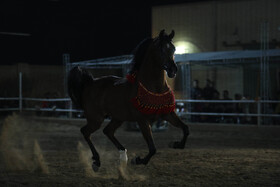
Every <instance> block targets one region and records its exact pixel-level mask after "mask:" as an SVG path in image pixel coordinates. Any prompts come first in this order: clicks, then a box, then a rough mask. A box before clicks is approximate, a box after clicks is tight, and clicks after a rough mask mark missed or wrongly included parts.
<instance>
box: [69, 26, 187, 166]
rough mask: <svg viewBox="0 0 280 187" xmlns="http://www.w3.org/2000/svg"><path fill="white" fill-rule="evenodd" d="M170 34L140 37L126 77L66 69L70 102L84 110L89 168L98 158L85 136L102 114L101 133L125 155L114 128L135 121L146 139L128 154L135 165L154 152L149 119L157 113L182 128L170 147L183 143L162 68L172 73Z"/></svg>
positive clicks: (156, 117) (99, 124) (171, 36)
mask: <svg viewBox="0 0 280 187" xmlns="http://www.w3.org/2000/svg"><path fill="white" fill-rule="evenodd" d="M173 37H174V31H173V30H172V32H171V33H170V34H166V33H165V31H164V30H162V31H161V32H160V33H159V35H158V36H157V37H155V38H147V39H145V40H144V41H142V42H141V43H140V44H139V45H138V46H137V48H136V50H135V52H134V57H133V60H132V64H133V65H132V68H131V71H130V74H129V76H127V77H126V78H122V77H116V76H104V77H99V78H93V77H92V75H91V74H90V73H89V72H88V71H86V70H84V69H81V68H80V67H74V68H73V69H71V71H70V73H69V77H68V92H69V96H70V97H71V99H72V101H73V103H74V104H75V105H76V106H77V107H79V108H81V109H83V110H84V113H85V116H86V119H87V124H86V125H85V126H84V127H82V128H81V133H82V134H83V136H84V138H85V140H86V141H87V143H88V145H89V147H90V149H91V151H92V154H93V157H92V159H93V165H92V166H93V169H94V170H95V171H97V170H98V168H99V167H100V158H99V154H98V152H97V150H96V149H95V147H94V145H93V143H92V141H91V139H90V135H91V134H92V133H94V132H95V131H96V130H98V129H99V128H100V127H101V124H102V122H103V121H104V118H105V117H107V116H109V117H110V118H111V121H110V122H109V123H108V125H107V126H106V127H105V128H104V130H103V132H104V134H105V135H106V136H107V137H108V138H109V139H110V140H111V141H112V142H113V144H114V145H115V146H116V147H117V149H118V150H119V151H120V152H122V153H124V154H125V155H126V149H125V148H124V146H123V145H122V144H121V143H120V142H119V141H118V140H117V139H116V137H115V136H114V133H115V131H116V129H117V128H119V127H120V126H121V125H122V123H123V122H124V121H136V122H138V125H139V128H140V130H141V132H142V134H143V137H144V139H145V140H146V142H147V144H148V147H149V153H148V154H147V155H146V156H145V157H144V158H140V157H136V158H134V159H133V160H132V162H133V163H135V164H147V163H148V162H149V160H150V159H151V157H152V156H153V155H154V154H155V153H156V148H155V145H154V141H153V137H152V132H151V126H150V124H151V123H152V122H154V121H155V120H157V119H158V118H161V119H163V120H166V121H168V122H169V123H170V124H172V125H174V126H175V127H178V128H180V129H181V130H182V132H183V138H182V139H181V140H180V141H178V142H174V143H173V144H172V147H173V148H179V149H183V148H184V147H185V144H186V140H187V137H188V135H189V128H188V126H187V125H186V124H184V123H183V122H182V121H181V120H180V119H179V117H178V116H177V115H176V113H175V112H174V109H175V99H174V95H173V92H172V90H171V89H170V88H169V86H168V84H167V81H166V73H167V75H168V77H170V78H174V77H175V75H176V72H177V65H176V64H175V62H174V52H175V46H174V45H173V44H172V38H173ZM126 158H127V157H126Z"/></svg>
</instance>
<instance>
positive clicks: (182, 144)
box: [163, 112, 190, 149]
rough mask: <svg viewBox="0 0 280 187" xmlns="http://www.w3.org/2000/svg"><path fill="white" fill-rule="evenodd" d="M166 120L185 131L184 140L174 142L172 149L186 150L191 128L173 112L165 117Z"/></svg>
mask: <svg viewBox="0 0 280 187" xmlns="http://www.w3.org/2000/svg"><path fill="white" fill-rule="evenodd" d="M163 119H164V120H166V121H168V122H169V123H170V124H171V125H173V126H175V127H177V128H180V129H182V131H183V138H182V140H181V141H176V142H172V143H171V144H170V147H172V148H174V149H184V148H185V145H186V142H187V138H188V136H189V134H190V132H189V127H188V125H186V124H185V123H184V122H183V121H182V120H181V119H180V118H179V117H178V116H177V114H176V113H175V112H172V113H170V114H168V115H166V116H164V117H163Z"/></svg>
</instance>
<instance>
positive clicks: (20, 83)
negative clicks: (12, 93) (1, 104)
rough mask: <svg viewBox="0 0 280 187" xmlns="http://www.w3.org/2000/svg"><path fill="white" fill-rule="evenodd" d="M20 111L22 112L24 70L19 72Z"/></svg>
mask: <svg viewBox="0 0 280 187" xmlns="http://www.w3.org/2000/svg"><path fill="white" fill-rule="evenodd" d="M18 99H19V112H22V72H19V97H18Z"/></svg>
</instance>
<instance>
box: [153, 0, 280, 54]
mask: <svg viewBox="0 0 280 187" xmlns="http://www.w3.org/2000/svg"><path fill="white" fill-rule="evenodd" d="M279 8H280V1H279V0H226V1H219V0H217V1H207V2H190V3H184V4H175V5H164V6H155V7H153V8H152V35H153V37H154V36H156V35H157V34H158V33H159V31H160V30H161V29H166V30H167V31H168V32H170V31H171V29H174V30H175V38H174V43H175V46H176V47H177V49H178V48H179V49H178V50H179V53H180V52H181V53H183V52H186V53H193V52H208V51H224V50H243V49H260V42H261V40H260V37H261V24H262V23H264V22H268V24H269V29H268V33H269V44H270V45H269V48H270V49H273V48H280V11H279ZM182 47H183V49H181V48H182Z"/></svg>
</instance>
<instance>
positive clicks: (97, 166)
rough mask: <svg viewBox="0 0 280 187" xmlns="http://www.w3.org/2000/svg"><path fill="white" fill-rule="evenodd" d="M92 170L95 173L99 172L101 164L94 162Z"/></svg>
mask: <svg viewBox="0 0 280 187" xmlns="http://www.w3.org/2000/svg"><path fill="white" fill-rule="evenodd" d="M91 167H92V169H93V171H94V172H98V170H99V168H100V164H98V163H96V162H93V163H92V165H91Z"/></svg>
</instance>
